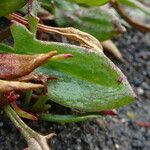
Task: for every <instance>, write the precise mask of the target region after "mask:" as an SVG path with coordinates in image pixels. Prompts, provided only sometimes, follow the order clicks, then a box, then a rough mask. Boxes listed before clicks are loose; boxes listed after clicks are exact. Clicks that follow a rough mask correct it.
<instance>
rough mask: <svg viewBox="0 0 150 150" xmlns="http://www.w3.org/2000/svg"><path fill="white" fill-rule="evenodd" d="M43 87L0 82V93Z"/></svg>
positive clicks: (14, 82)
mask: <svg viewBox="0 0 150 150" xmlns="http://www.w3.org/2000/svg"><path fill="white" fill-rule="evenodd" d="M43 87H44V86H43V85H42V84H33V83H25V82H17V81H5V80H0V92H7V91H13V90H14V91H15V90H17V91H20V90H33V89H37V88H43Z"/></svg>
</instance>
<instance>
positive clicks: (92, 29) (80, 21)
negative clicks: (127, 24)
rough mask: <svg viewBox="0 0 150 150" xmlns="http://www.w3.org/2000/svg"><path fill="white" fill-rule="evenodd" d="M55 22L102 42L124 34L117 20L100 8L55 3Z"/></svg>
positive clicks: (62, 2)
mask: <svg viewBox="0 0 150 150" xmlns="http://www.w3.org/2000/svg"><path fill="white" fill-rule="evenodd" d="M55 18H56V19H55V21H56V23H57V24H58V25H59V26H61V27H68V26H72V27H75V28H77V29H79V30H81V31H84V32H87V33H89V34H91V35H93V36H95V37H96V38H97V39H99V40H101V41H104V40H107V39H111V38H112V37H114V36H116V35H118V34H120V33H123V32H125V28H124V27H123V26H122V25H121V23H120V21H119V19H118V18H117V17H116V16H115V15H112V14H110V13H108V11H105V10H104V9H103V10H102V9H101V8H100V7H93V8H84V7H81V6H79V5H77V4H74V3H69V2H65V1H59V2H57V3H56V9H55Z"/></svg>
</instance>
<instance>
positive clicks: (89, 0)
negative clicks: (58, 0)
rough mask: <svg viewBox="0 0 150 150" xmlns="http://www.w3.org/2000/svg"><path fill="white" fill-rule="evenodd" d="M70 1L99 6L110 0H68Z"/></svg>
mask: <svg viewBox="0 0 150 150" xmlns="http://www.w3.org/2000/svg"><path fill="white" fill-rule="evenodd" d="M68 1H70V2H76V3H79V4H86V5H89V6H100V5H104V4H106V3H108V2H109V1H110V0H68Z"/></svg>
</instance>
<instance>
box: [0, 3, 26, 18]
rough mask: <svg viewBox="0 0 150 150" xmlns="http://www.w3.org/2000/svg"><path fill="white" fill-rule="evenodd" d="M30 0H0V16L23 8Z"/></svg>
mask: <svg viewBox="0 0 150 150" xmlns="http://www.w3.org/2000/svg"><path fill="white" fill-rule="evenodd" d="M27 1H28V0H0V16H5V15H8V14H10V13H12V12H14V11H16V10H19V9H20V8H22V7H23V6H24V5H25V4H26V3H27Z"/></svg>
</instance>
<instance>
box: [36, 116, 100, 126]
mask: <svg viewBox="0 0 150 150" xmlns="http://www.w3.org/2000/svg"><path fill="white" fill-rule="evenodd" d="M96 118H102V116H101V115H55V114H39V119H40V120H45V121H50V122H57V123H61V124H62V123H72V122H80V121H87V120H91V119H96Z"/></svg>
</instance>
